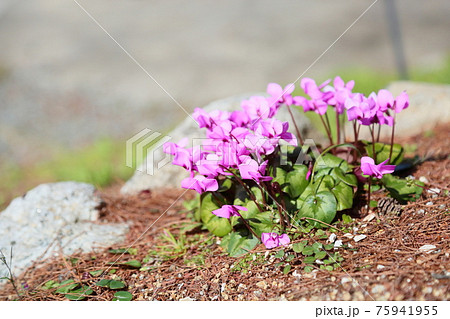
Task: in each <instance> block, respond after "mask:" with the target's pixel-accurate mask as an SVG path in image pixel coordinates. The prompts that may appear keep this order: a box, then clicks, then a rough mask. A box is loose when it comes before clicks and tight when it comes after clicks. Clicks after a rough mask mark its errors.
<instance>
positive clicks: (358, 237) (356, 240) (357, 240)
mask: <svg viewBox="0 0 450 319" xmlns="http://www.w3.org/2000/svg"><path fill="white" fill-rule="evenodd" d="M366 237H367V236H366V235H357V236H355V238H353V240H354V241H355V242H359V241H361V240H363V239H365V238H366Z"/></svg>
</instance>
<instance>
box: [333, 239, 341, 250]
mask: <svg viewBox="0 0 450 319" xmlns="http://www.w3.org/2000/svg"><path fill="white" fill-rule="evenodd" d="M341 246H342V240H340V239H338V240H336V241H335V242H334V248H339V247H341Z"/></svg>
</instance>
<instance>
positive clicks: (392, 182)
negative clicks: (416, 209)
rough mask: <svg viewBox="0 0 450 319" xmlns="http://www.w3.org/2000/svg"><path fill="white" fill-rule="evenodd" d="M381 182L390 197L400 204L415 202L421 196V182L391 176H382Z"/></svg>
mask: <svg viewBox="0 0 450 319" xmlns="http://www.w3.org/2000/svg"><path fill="white" fill-rule="evenodd" d="M381 182H382V183H383V185H384V187H385V188H386V189H387V190H388V191H389V193H390V194H391V196H392V197H394V198H395V199H396V200H398V201H399V202H400V203H402V204H404V203H406V202H407V201H415V200H417V199H418V198H419V197H420V194H422V191H423V185H424V184H423V183H422V182H421V181H418V180H405V179H400V178H398V177H396V176H393V175H391V174H386V175H384V176H383V178H382V179H381Z"/></svg>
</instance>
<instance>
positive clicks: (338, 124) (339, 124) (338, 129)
mask: <svg viewBox="0 0 450 319" xmlns="http://www.w3.org/2000/svg"><path fill="white" fill-rule="evenodd" d="M340 127H341V123H340V121H339V113H338V112H336V139H337V144H341V130H340Z"/></svg>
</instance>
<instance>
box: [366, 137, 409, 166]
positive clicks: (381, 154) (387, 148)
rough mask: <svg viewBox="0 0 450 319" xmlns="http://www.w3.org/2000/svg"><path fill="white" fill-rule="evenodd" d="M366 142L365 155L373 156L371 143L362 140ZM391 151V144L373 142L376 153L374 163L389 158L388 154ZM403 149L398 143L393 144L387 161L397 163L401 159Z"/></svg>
mask: <svg viewBox="0 0 450 319" xmlns="http://www.w3.org/2000/svg"><path fill="white" fill-rule="evenodd" d="M364 143H365V144H366V146H365V149H366V152H367V155H368V156H369V157H371V158H374V159H375V157H374V154H373V147H372V143H369V142H367V141H364ZM390 152H391V144H384V143H375V153H376V155H377V157H376V159H375V163H376V164H380V163H381V162H383V161H385V160H387V159H388V158H389V154H390ZM404 153H405V151H404V149H403V147H402V146H401V145H400V144H394V145H393V148H392V158H391V160H390V161H389V162H390V164H393V165H398V164H400V163H401V162H402V160H403V155H404Z"/></svg>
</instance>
